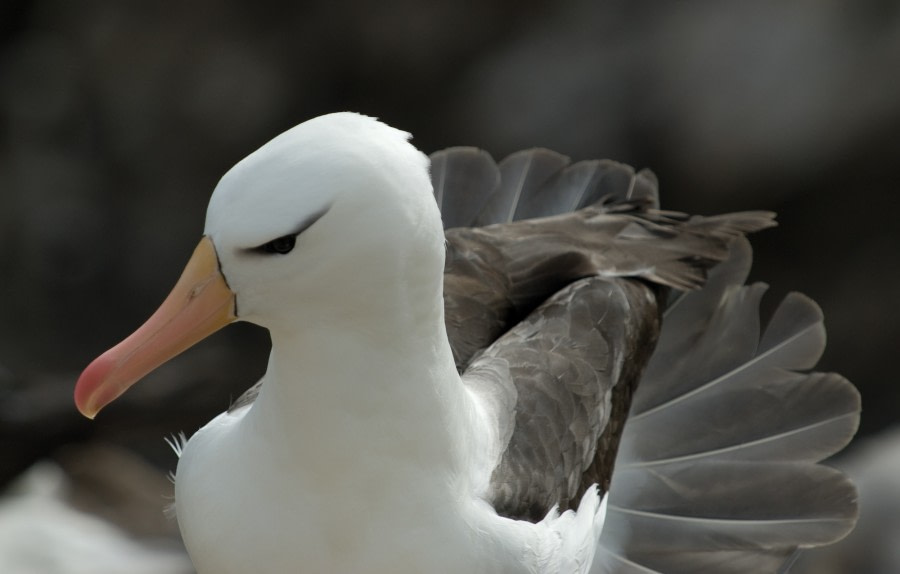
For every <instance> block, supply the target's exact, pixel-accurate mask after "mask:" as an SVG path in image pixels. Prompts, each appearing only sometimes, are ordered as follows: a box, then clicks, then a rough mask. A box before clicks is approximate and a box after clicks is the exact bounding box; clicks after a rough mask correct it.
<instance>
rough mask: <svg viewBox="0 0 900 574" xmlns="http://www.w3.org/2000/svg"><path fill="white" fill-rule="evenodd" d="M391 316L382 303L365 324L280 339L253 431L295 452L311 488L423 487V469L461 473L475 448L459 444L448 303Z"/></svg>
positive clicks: (460, 407)
mask: <svg viewBox="0 0 900 574" xmlns="http://www.w3.org/2000/svg"><path fill="white" fill-rule="evenodd" d="M437 296H438V297H440V293H438V294H437ZM405 301H406V302H407V304H409V301H420V299H415V298H412V299H405ZM393 307H394V305H393V303H392V302H390V301H384V300H382V301H379V302H373V303H372V304H371V305H369V306H368V307H367V309H366V321H364V322H360V320H359V319H360V317H359V314H352V313H351V314H350V315H349V316H348V317H347V319H346V321H345V320H344V319H343V318H341V317H332V318H330V319H327V320H322V321H314V322H313V323H314V325H312V326H310V327H309V328H305V329H300V330H297V331H291V332H287V331H282V332H278V331H274V332H272V354H271V356H270V359H269V367H268V371H267V373H266V377H265V379H266V380H265V383H264V384H263V387H262V390H261V392H260V396H259V398H258V399H257V401H256V403H255V404H254V406H253V408H252V410H251V412H250V413H248V414H247V419H248V420H247V421H246V423H247V424H252V425H254V426H256V427H258V428H259V429H261V430H262V432H264V433H267V434H271V435H272V438H273V440H277V443H278V444H282V445H283V446H284V447H285V448H287V449H289V450H290V453H289V454H290V457H291V458H292V459H293V460H296V461H302V462H303V468H302V469H298V471H299V472H302V473H303V474H304V475H305V476H307V477H309V479H310V480H313V481H315V480H318V479H323V480H334V479H335V476H339V477H342V478H341V480H343V481H346V482H347V484H344V485H343V486H345V487H348V488H352V487H354V486H356V485H354V484H352V483H353V482H354V481H358V482H360V483H365V484H369V485H371V484H372V482H373V481H380V479H383V480H385V481H386V482H387V483H391V482H392V481H394V480H395V479H398V480H402V481H411V480H416V474H417V473H416V470H417V469H420V470H422V471H423V472H425V473H434V472H435V470H437V469H443V470H444V472H445V473H446V475H447V476H458V475H459V473H460V468H461V466H462V465H463V464H464V461H463V459H464V458H465V457H466V454H465V453H464V452H462V449H463V448H464V447H465V446H467V445H464V444H459V443H460V440H459V437H460V436H465V434H466V433H465V428H466V427H467V426H468V423H467V421H466V420H465V419H466V417H467V416H470V415H471V413H469V410H470V407H469V406H468V405H467V396H466V395H465V393H464V391H463V389H462V386H461V384H460V381H459V378H458V376H457V373H456V369H455V366H454V362H453V357H452V353H451V350H450V346H449V343H448V342H447V337H446V333H445V331H444V326H443V311H442V308H443V305H442V301H440V300H438V301H432V302H431V304H428V305H424V304H421V305H417V307H418V308H416V309H410V308H406V309H403V310H395V309H393ZM307 319H309V318H308V317H307ZM410 358H414V360H410ZM284 437H291V438H290V440H285V439H284ZM286 454H288V453H286ZM368 460H372V461H375V462H378V464H371V465H368V464H367V461H368ZM309 461H322V462H323V464H321V465H311V466H310V465H309ZM388 461H392V464H388ZM373 473H387V474H390V475H394V474H396V475H397V476H387V475H385V476H380V477H378V476H373ZM432 476H433V474H432ZM394 484H395V486H396V487H397V488H402V486H401V484H400V483H394ZM334 486H335V487H337V486H338V485H334ZM443 486H444V487H446V486H447V484H446V483H444V484H443Z"/></svg>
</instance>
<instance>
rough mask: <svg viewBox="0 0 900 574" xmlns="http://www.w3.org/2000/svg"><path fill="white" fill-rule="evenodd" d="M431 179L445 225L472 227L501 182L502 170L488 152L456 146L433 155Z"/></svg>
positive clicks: (448, 226) (446, 226)
mask: <svg viewBox="0 0 900 574" xmlns="http://www.w3.org/2000/svg"><path fill="white" fill-rule="evenodd" d="M431 181H432V186H433V187H434V197H435V199H436V200H437V202H438V206H439V207H440V208H441V217H442V218H443V220H444V227H445V228H450V227H463V226H471V225H473V224H474V223H475V219H476V217H478V215H479V213H481V211H482V210H483V209H484V207H485V204H486V203H487V201H488V198H489V197H491V196H492V194H494V192H495V190H496V189H497V186H498V185H499V184H500V170H499V169H497V164H495V163H494V160H493V159H492V158H491V156H490V154H488V153H487V152H486V151H483V150H480V149H477V148H474V147H454V148H448V149H445V150H442V151H439V152H435V153H433V154H432V155H431Z"/></svg>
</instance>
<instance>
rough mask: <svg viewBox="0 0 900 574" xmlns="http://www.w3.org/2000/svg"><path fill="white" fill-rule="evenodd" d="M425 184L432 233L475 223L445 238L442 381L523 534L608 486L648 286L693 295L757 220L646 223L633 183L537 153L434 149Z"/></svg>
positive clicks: (493, 494)
mask: <svg viewBox="0 0 900 574" xmlns="http://www.w3.org/2000/svg"><path fill="white" fill-rule="evenodd" d="M432 179H433V181H434V186H435V195H436V197H437V199H438V201H439V203H440V205H441V208H442V210H443V212H444V213H445V214H447V216H446V219H445V223H446V224H447V226H456V225H472V224H476V223H487V224H489V225H487V226H485V227H476V228H454V229H449V230H448V231H447V242H448V257H447V266H446V270H445V294H444V299H445V309H446V322H447V329H448V334H449V336H450V341H451V345H452V347H453V350H454V354H455V358H456V362H457V367H458V368H459V369H460V371H461V372H463V381H464V383H466V384H467V385H468V386H469V388H470V389H471V390H472V391H473V392H476V393H478V394H480V395H481V397H482V401H483V402H484V403H485V404H487V405H489V406H490V408H491V409H492V413H491V414H492V416H493V417H494V418H495V419H496V420H497V421H498V427H499V430H500V436H499V440H500V442H501V445H500V447H501V448H500V449H499V450H500V452H501V454H500V456H499V458H498V460H497V463H496V467H495V468H494V472H493V475H492V477H491V481H490V482H491V488H490V489H489V491H488V493H487V496H488V497H489V498H490V499H491V501H492V502H493V503H494V506H495V508H497V510H498V512H500V513H501V514H504V515H506V516H511V517H516V518H526V519H530V520H538V519H540V518H542V517H543V516H544V515H545V514H546V513H547V512H548V511H549V510H550V509H551V508H552V507H553V506H554V505H559V507H560V508H562V509H565V508H569V507H571V506H575V505H577V502H578V499H579V498H580V496H581V494H582V493H583V492H584V489H585V488H587V487H588V486H589V485H590V484H593V483H597V484H599V485H600V486H601V488H603V489H604V491H605V487H606V486H608V484H609V480H610V473H611V471H612V462H613V459H614V457H615V453H616V448H617V445H618V442H619V436H620V433H621V429H622V425H623V423H624V419H625V415H626V413H627V411H628V408H629V405H630V399H631V395H632V392H633V389H634V386H635V385H636V383H637V380H638V378H639V376H640V374H641V372H642V370H643V367H644V365H645V364H646V362H647V360H648V359H649V355H650V352H651V350H652V349H653V346H654V345H655V342H656V335H657V330H658V318H659V311H658V304H657V299H658V295H659V293H660V292H661V291H662V287H661V286H674V287H680V288H695V287H698V286H699V285H701V284H702V283H703V281H704V280H705V276H706V270H707V269H708V268H709V267H711V266H713V265H715V264H716V263H717V262H719V261H721V260H722V259H724V258H725V257H726V255H727V253H728V248H727V245H728V243H729V242H730V241H731V240H732V239H733V238H734V237H736V236H738V235H740V234H741V233H743V232H747V231H753V230H756V229H760V228H763V227H767V226H769V225H772V224H773V222H772V214H770V213H766V212H747V213H740V214H731V215H726V216H719V217H715V218H697V217H694V218H690V217H687V216H684V215H682V214H678V213H672V212H662V211H659V210H658V209H657V207H658V200H657V193H656V180H655V178H654V177H653V175H652V174H651V173H650V172H649V171H643V172H640V173H637V174H636V173H635V172H634V171H633V170H632V169H631V168H630V167H628V166H625V165H622V164H619V163H615V162H611V161H593V162H580V163H576V164H574V165H568V160H567V159H566V158H564V157H563V156H560V155H559V154H555V153H553V152H549V151H547V150H540V149H537V150H528V151H525V152H519V153H517V154H513V155H512V156H510V157H509V158H507V159H506V160H504V161H503V162H501V163H500V165H499V166H497V165H495V164H494V163H493V161H492V160H491V159H490V156H488V155H487V154H485V153H484V152H481V151H478V150H475V149H473V148H454V149H451V150H445V151H444V152H439V154H436V156H434V157H433V168H432ZM473 190H474V191H473ZM485 194H486V195H485ZM457 202H464V203H466V204H467V206H459V205H457ZM471 205H475V206H477V209H470V208H469V206H471ZM573 209H575V210H577V211H574V212H572V211H571V210H573ZM538 215H540V216H542V217H538V218H535V219H521V218H523V217H525V218H527V217H534V216H538Z"/></svg>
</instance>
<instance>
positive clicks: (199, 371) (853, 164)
mask: <svg viewBox="0 0 900 574" xmlns="http://www.w3.org/2000/svg"><path fill="white" fill-rule="evenodd" d="M345 109H349V110H354V111H360V112H363V113H366V114H368V115H373V116H377V117H379V118H381V119H383V120H385V121H386V122H388V123H390V124H392V125H395V126H397V127H400V128H403V129H406V130H408V131H410V132H412V133H413V134H414V136H415V139H414V143H416V144H417V145H418V146H419V147H420V148H421V149H423V150H425V151H427V152H430V151H434V150H436V149H439V148H442V147H447V146H451V145H476V146H479V147H482V148H484V149H487V150H488V151H490V152H491V153H492V154H493V155H494V156H495V158H497V159H500V158H502V157H503V156H504V155H505V154H507V153H510V152H512V151H515V150H517V149H521V148H526V147H532V146H536V145H539V146H545V147H549V148H552V149H555V150H557V151H560V152H562V153H565V154H566V155H569V156H571V157H572V158H573V159H576V160H577V159H589V158H596V157H610V158H614V159H618V160H620V161H624V162H627V163H630V164H632V165H634V166H636V167H650V168H652V169H653V170H654V171H655V172H656V173H657V175H658V176H659V179H660V182H661V191H662V194H663V201H664V205H665V206H666V207H668V208H670V209H677V210H683V211H689V212H694V213H703V214H713V213H718V212H722V211H728V210H741V209H769V210H774V211H777V212H778V213H779V216H780V217H779V220H780V224H781V225H780V227H778V228H776V229H775V230H770V231H766V232H764V233H761V234H759V235H758V236H756V237H754V238H753V241H754V245H755V248H756V261H757V263H756V267H755V271H754V274H753V277H752V278H753V279H756V280H764V281H766V282H768V283H770V284H771V285H772V289H771V293H770V297H769V299H770V301H771V302H772V303H774V302H775V301H777V300H778V299H779V298H780V297H781V296H783V295H784V294H785V293H786V292H788V291H790V290H799V291H802V292H805V293H807V294H808V295H810V296H812V297H813V298H814V299H815V300H817V301H818V302H819V303H820V304H821V306H822V307H823V308H824V311H825V315H826V318H827V326H828V328H829V337H830V339H829V347H828V350H827V351H826V354H825V356H824V357H823V360H822V362H821V366H820V368H821V369H822V370H834V371H839V372H841V373H843V374H844V375H845V376H847V377H848V378H849V379H850V380H852V381H853V382H854V383H856V385H857V386H858V387H859V388H860V389H861V390H862V393H863V405H864V413H863V423H862V428H861V436H864V435H873V434H874V433H878V432H880V431H883V430H884V429H887V428H889V427H890V426H891V425H893V424H894V423H895V420H896V419H897V417H898V415H900V385H898V384H897V377H896V375H895V374H894V373H895V370H894V368H893V367H891V361H892V360H893V359H894V358H895V357H896V354H897V352H898V351H900V348H898V347H900V307H898V305H897V304H896V303H895V300H896V296H895V293H896V292H897V290H898V284H900V255H898V254H900V225H898V224H897V223H896V222H895V218H896V215H895V210H896V209H897V208H898V207H900V201H898V199H897V196H898V191H900V174H898V169H897V165H898V161H900V3H898V2H895V1H894V0H859V1H856V2H841V1H838V0H800V1H797V2H779V1H776V0H764V1H758V2H736V1H716V2H714V1H711V0H710V1H704V2H699V1H687V2H653V1H650V0H616V1H608V2H597V1H595V0H565V1H553V2H549V1H548V2H540V1H538V0H518V1H515V2H513V1H510V0H483V1H480V2H460V1H459V0H436V1H432V2H421V1H416V0H382V1H381V2H377V3H375V2H372V3H367V2H361V1H358V0H308V1H301V2H281V1H272V0H257V1H256V2H253V3H237V2H233V3H229V4H227V5H226V3H224V2H212V1H204V0H197V1H186V2H177V3H176V2H153V1H149V0H126V1H118V0H86V1H81V2H68V1H65V0H57V1H52V0H51V1H43V2H27V1H20V0H5V1H4V2H3V3H2V4H0V484H7V483H9V482H10V481H12V480H13V479H14V478H15V477H17V476H20V475H21V473H22V472H23V471H25V470H26V469H27V468H29V467H31V466H32V464H34V463H35V462H36V461H38V460H45V459H48V458H49V459H51V460H52V461H54V462H53V463H52V465H50V463H46V464H45V465H43V466H40V467H38V471H40V472H37V474H36V475H35V474H34V473H32V474H29V475H26V476H25V478H22V479H20V480H19V482H17V483H16V486H15V487H10V488H11V490H10V493H11V494H10V495H9V496H11V497H13V499H11V500H21V496H20V498H19V499H15V498H14V497H15V493H22V492H27V493H30V494H29V496H37V495H40V494H41V493H43V494H47V496H49V497H50V498H52V499H56V500H62V501H64V502H65V503H66V504H67V508H70V507H73V506H74V507H75V508H82V509H90V510H91V512H92V513H94V514H100V515H103V516H104V517H105V518H106V519H109V520H112V521H113V522H114V523H116V524H118V525H119V526H121V527H123V528H124V529H125V532H127V533H129V534H130V535H131V536H133V537H134V536H136V537H138V538H140V539H142V540H148V539H152V540H153V541H154V543H155V544H159V545H161V547H163V550H162V551H163V552H169V551H170V550H171V551H172V552H177V534H176V529H175V528H174V525H173V524H172V523H171V522H169V521H165V520H157V519H158V518H159V516H160V515H159V508H160V507H162V506H163V504H164V503H165V501H164V500H163V496H164V493H165V492H166V491H167V490H168V486H167V483H166V482H165V480H164V479H163V478H162V476H163V474H164V472H165V471H166V470H168V469H171V468H174V465H175V457H174V455H173V454H172V453H171V451H170V450H169V448H168V446H167V445H166V444H165V443H164V442H163V437H165V436H168V435H171V434H173V433H177V432H179V431H184V432H186V433H188V434H190V433H192V432H193V431H194V430H195V429H196V428H197V427H198V426H200V425H202V424H203V423H204V422H205V421H206V420H208V419H209V418H211V417H212V416H213V415H214V414H216V413H218V412H219V411H221V410H223V409H224V408H226V407H227V406H228V404H229V401H230V400H231V399H232V398H234V397H236V396H237V395H238V394H240V392H241V391H242V390H243V389H244V388H246V387H247V386H249V385H250V384H251V383H252V382H254V381H255V380H256V377H258V376H259V375H260V374H261V373H262V371H263V369H264V366H265V356H266V346H267V339H266V335H265V333H264V332H261V331H260V330H258V329H254V328H252V327H249V326H245V325H239V326H234V327H231V328H229V329H227V330H225V331H224V332H222V333H220V334H218V335H216V336H215V337H213V338H212V339H211V340H209V341H207V342H205V343H204V344H202V345H200V346H199V347H197V348H195V349H193V350H192V351H191V352H190V353H187V354H186V355H185V356H183V357H180V358H179V359H176V360H175V361H173V362H171V363H170V364H169V365H167V366H166V367H164V368H162V369H160V370H159V371H157V372H156V373H155V374H153V375H152V376H150V377H148V380H146V381H145V382H144V383H142V384H141V385H138V386H137V387H135V388H134V390H133V392H131V393H130V394H129V395H127V396H126V397H125V398H123V399H122V400H121V401H120V402H118V403H116V405H115V406H113V407H111V408H110V409H108V411H104V413H103V414H102V415H101V416H100V417H99V418H98V420H97V421H95V422H93V423H91V422H89V421H86V420H83V419H81V418H80V417H79V416H78V415H77V413H76V411H75V409H74V406H73V404H72V400H71V390H72V387H73V385H74V382H75V379H76V378H77V375H78V373H79V372H80V370H81V369H82V368H83V367H84V366H85V365H86V364H87V363H88V362H89V361H90V360H91V359H93V358H94V357H95V356H96V355H98V354H99V353H100V352H102V351H104V350H105V349H106V348H108V347H109V346H111V345H112V344H114V343H115V342H117V341H119V340H120V339H121V338H122V337H124V336H125V335H127V334H128V333H130V332H131V331H132V330H133V329H134V328H135V327H137V326H138V325H139V324H140V323H141V322H142V321H143V320H144V319H145V318H146V317H148V316H149V315H150V313H151V312H152V311H153V310H154V309H155V308H156V306H157V305H158V304H159V303H160V302H161V301H162V299H163V298H164V296H165V295H166V294H167V293H168V290H169V288H170V287H171V286H172V285H173V284H174V281H175V279H176V278H177V277H178V275H179V273H180V271H181V269H182V266H183V265H184V263H185V261H186V260H187V258H188V257H189V255H190V253H191V251H192V249H193V247H194V245H195V243H196V241H197V239H198V238H199V236H200V234H201V231H202V227H203V220H204V210H205V206H206V202H207V200H208V197H209V194H210V193H211V191H212V189H213V188H214V186H215V185H216V182H217V180H218V178H219V177H220V176H221V175H222V174H223V173H224V172H225V170H227V169H228V168H229V167H230V166H231V165H232V164H234V163H235V162H236V161H238V160H239V159H241V158H242V157H243V156H245V155H246V154H247V153H249V152H250V151H252V150H254V149H255V148H256V147H258V146H259V145H261V144H262V143H264V142H265V141H267V140H268V139H270V138H271V137H273V136H274V135H276V134H277V133H279V132H281V131H283V130H285V129H287V128H288V127H290V126H293V125H294V124H296V123H299V122H301V121H303V120H305V119H307V118H309V117H312V116H316V115H319V114H322V113H326V112H331V111H337V110H345ZM48 465H50V466H48ZM53 465H55V466H53ZM48 468H49V469H50V470H47V469H48ZM60 469H62V472H59V471H60ZM126 469H127V470H126ZM148 491H149V492H151V493H152V494H151V495H150V497H149V499H147V492H148ZM35 493H37V494H35ZM48 493H49V494H48ZM54 497H55V498H54ZM142 497H143V498H142ZM3 508H4V507H2V506H0V537H2V535H3V532H4V531H3V529H2V527H3V524H4V523H3V521H2V516H3ZM129 509H131V510H129ZM29 515H30V516H32V515H34V513H32V514H29ZM148 517H149V518H148ZM81 531H84V529H81ZM167 540H175V541H176V542H173V543H171V544H175V545H176V547H175V549H174V550H172V548H171V544H170V543H169V542H166V541H167ZM17 548H18V549H19V552H20V553H21V551H22V548H21V546H19V547H16V546H15V545H14V544H10V547H4V546H0V570H2V571H4V572H7V571H11V572H12V571H14V570H10V569H4V568H3V567H2V565H3V564H4V562H3V558H2V557H3V556H4V553H6V555H8V556H10V555H12V554H15V552H16V551H17V550H16V549H17ZM35 553H36V554H37V555H39V554H41V552H40V550H38V551H35ZM107 554H108V553H107ZM29 556H30V555H29ZM169 558H172V557H171V556H169ZM133 563H134V562H132V564H133ZM32 564H35V563H32ZM41 564H42V566H40V567H34V568H32V569H30V570H22V571H23V572H70V571H72V572H75V571H81V570H67V569H66V568H67V566H66V564H57V563H52V562H50V561H45V562H43V563H41ZM172 564H173V565H172V566H171V569H169V570H166V569H165V568H164V567H163V566H159V565H157V566H152V567H150V569H149V570H148V571H155V572H163V571H166V572H168V571H171V572H184V571H189V570H187V567H185V565H184V563H183V562H179V561H178V560H177V558H176V559H174V561H173V563H172ZM95 565H96V563H95ZM69 566H71V564H69ZM861 568H863V567H861V566H860V567H858V568H857V569H855V570H847V571H848V572H849V571H853V572H864V571H865V570H864V569H861ZM86 571H90V572H99V570H98V569H96V568H95V569H93V570H86ZM108 571H110V572H116V571H117V570H116V567H115V566H112V567H111V569H110V570H108ZM119 571H121V570H119ZM125 571H129V572H137V571H138V570H137V569H136V568H132V569H130V570H125ZM873 571H874V570H873Z"/></svg>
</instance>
